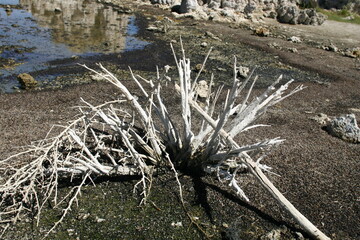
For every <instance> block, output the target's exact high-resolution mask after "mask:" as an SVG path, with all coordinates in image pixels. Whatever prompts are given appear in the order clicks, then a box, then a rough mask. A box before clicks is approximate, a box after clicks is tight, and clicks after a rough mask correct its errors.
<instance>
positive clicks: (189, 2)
mask: <svg viewBox="0 0 360 240" xmlns="http://www.w3.org/2000/svg"><path fill="white" fill-rule="evenodd" d="M198 7H199V4H198V2H197V0H182V1H181V5H180V13H189V12H192V11H195V10H196V9H197V8H198Z"/></svg>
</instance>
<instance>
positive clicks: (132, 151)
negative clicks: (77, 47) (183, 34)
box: [0, 41, 329, 240]
mask: <svg viewBox="0 0 360 240" xmlns="http://www.w3.org/2000/svg"><path fill="white" fill-rule="evenodd" d="M180 43H181V50H182V57H181V58H179V59H178V58H177V57H176V55H175V51H174V48H173V46H172V45H171V48H172V50H173V52H174V58H175V63H176V66H177V70H178V79H175V80H176V81H177V83H176V81H174V80H172V79H171V78H170V77H169V76H167V75H166V72H167V71H166V72H165V73H164V74H163V76H161V77H160V73H159V71H158V72H157V82H153V81H152V80H147V79H144V78H142V77H140V76H135V75H134V73H133V72H132V70H131V69H130V72H131V76H132V79H133V81H134V82H135V83H136V85H137V86H138V87H139V89H140V91H141V93H142V94H143V96H144V98H145V99H146V101H144V102H141V101H139V100H138V99H137V98H136V97H135V96H134V95H133V94H132V93H131V92H130V91H129V89H128V88H127V87H126V86H125V85H124V84H123V83H122V82H121V81H120V80H119V79H118V78H117V77H116V76H115V75H114V74H112V73H111V72H109V71H108V70H107V69H106V68H104V67H103V66H102V65H99V66H100V70H99V71H96V70H93V69H90V68H88V69H89V70H90V71H92V72H93V73H95V74H97V75H99V76H101V77H102V78H104V79H105V80H107V81H109V82H110V83H112V84H114V85H115V86H116V87H117V88H118V89H119V91H121V93H122V94H123V96H124V99H122V100H118V101H113V102H109V103H105V104H103V105H100V106H92V105H91V104H90V103H87V102H85V101H84V102H85V104H86V106H85V107H81V108H80V110H81V113H82V116H81V117H80V118H78V119H76V120H75V121H73V122H72V123H70V124H69V125H68V126H65V127H64V130H63V131H62V132H61V133H60V134H59V135H57V136H56V137H54V138H49V139H45V140H44V141H42V142H41V144H39V145H38V146H35V147H34V148H33V149H32V150H31V151H26V152H24V153H23V154H17V155H14V156H13V157H11V158H9V159H6V160H4V161H2V162H0V169H2V170H3V171H4V173H7V174H8V175H9V177H8V178H7V179H2V180H1V183H0V193H1V194H2V195H1V196H2V201H1V202H0V208H1V209H0V210H1V212H0V217H1V219H3V221H10V220H11V221H16V220H18V219H19V218H20V217H21V213H22V212H24V211H26V210H27V207H28V205H30V204H34V203H35V206H36V207H35V208H36V209H37V211H38V214H39V217H40V214H41V211H42V209H43V207H44V203H45V202H46V201H48V200H53V201H54V202H55V203H57V206H60V203H61V202H63V201H65V200H68V203H69V205H68V206H67V207H66V208H65V211H64V215H63V217H64V216H65V215H66V213H67V212H68V210H69V209H70V207H71V204H72V203H73V202H74V201H75V200H76V199H77V197H78V195H79V194H78V193H79V192H80V191H81V186H82V185H83V184H84V183H85V182H86V180H87V179H88V180H91V176H93V175H112V174H120V175H131V174H138V175H140V176H142V178H141V180H140V181H139V182H138V184H136V185H135V188H137V187H138V186H142V188H141V189H142V190H141V194H142V196H143V199H144V200H146V198H147V196H148V192H149V190H150V186H151V179H152V172H153V171H154V169H156V168H157V167H161V166H162V167H164V166H165V167H168V168H170V169H171V170H172V171H173V172H174V173H175V176H176V179H177V181H178V183H179V185H180V182H179V180H178V175H177V171H179V170H180V171H185V172H188V171H190V170H191V171H190V172H192V173H194V172H197V173H213V174H214V175H216V176H217V177H218V178H219V180H220V182H224V183H225V182H226V183H227V184H228V185H229V186H230V187H232V188H233V189H234V190H235V192H236V194H238V195H239V196H240V197H242V198H243V199H245V200H246V201H249V198H248V197H247V196H246V195H245V192H244V191H243V189H242V188H241V179H240V176H241V172H243V171H244V170H246V171H248V172H250V173H251V174H253V175H254V176H255V177H256V178H257V179H258V180H259V182H260V183H261V184H262V185H263V186H264V188H265V189H266V190H267V191H269V192H270V194H271V195H272V196H273V197H274V198H275V199H276V200H277V201H278V202H279V204H280V205H281V206H283V207H284V208H285V209H286V210H287V211H288V212H289V213H290V214H291V215H292V216H293V217H294V218H295V219H296V220H297V221H298V223H299V224H300V225H302V226H303V227H304V229H305V230H307V231H308V233H309V234H311V235H312V236H314V237H315V238H317V239H325V240H326V239H329V238H327V237H326V236H325V235H324V234H323V233H322V232H320V231H319V230H318V229H317V228H316V227H315V226H314V225H313V224H311V223H310V222H309V221H308V220H307V219H306V218H305V217H304V216H303V215H302V214H301V213H300V212H298V211H297V210H296V209H295V208H294V206H293V205H292V204H291V203H290V202H289V201H288V200H287V199H286V198H285V197H284V196H283V195H282V194H281V193H280V192H279V191H278V190H277V189H276V188H275V186H274V185H273V184H272V183H271V182H270V180H269V179H268V178H267V177H266V175H265V174H264V173H263V171H265V172H267V171H269V169H270V167H268V166H266V165H265V164H263V163H262V162H261V161H262V160H263V159H264V157H265V156H266V155H267V153H268V151H269V150H270V149H271V148H272V147H273V146H276V145H278V144H280V143H281V142H282V141H283V140H281V139H279V138H274V139H270V140H264V141H261V142H259V143H256V144H249V145H241V144H239V143H237V142H236V141H235V140H234V138H235V137H236V136H237V135H238V134H241V133H244V132H245V131H248V130H250V129H252V128H255V127H262V126H265V125H263V124H257V123H255V121H256V120H258V119H259V117H260V116H261V115H262V114H264V113H265V112H266V110H267V109H268V108H269V107H271V106H273V105H274V104H276V103H278V102H279V101H282V100H284V99H285V98H287V97H289V96H291V95H292V94H294V93H296V92H298V91H300V90H302V89H303V88H304V87H303V86H302V85H300V86H298V87H296V88H295V89H293V90H290V91H289V90H288V88H289V86H290V84H291V83H292V82H293V81H292V80H291V81H289V82H287V83H285V84H284V85H281V86H280V87H279V88H276V85H277V84H278V83H279V82H280V80H281V79H282V77H281V76H280V77H279V78H278V79H277V80H276V81H275V82H274V83H273V84H272V85H271V86H270V87H268V88H267V89H266V90H265V91H264V92H263V93H262V94H260V95H259V96H257V97H254V98H252V89H253V86H254V84H255V82H256V80H257V79H258V77H255V78H254V80H253V83H252V84H251V85H250V87H249V88H248V90H247V93H245V94H244V95H243V94H242V92H243V91H244V90H245V89H246V86H247V84H248V83H249V82H250V81H251V79H252V74H251V75H250V77H249V78H247V79H246V80H245V81H244V82H241V81H240V80H239V79H238V78H237V71H238V66H237V62H236V58H235V60H234V69H233V75H234V76H233V84H232V87H231V89H230V90H228V91H227V93H226V99H225V102H224V104H223V106H222V107H217V105H218V104H217V103H218V99H219V98H220V95H221V94H222V92H223V87H219V88H218V90H216V91H215V92H211V90H209V92H208V95H207V98H206V99H205V106H204V107H201V106H200V104H199V101H198V100H199V99H198V94H197V93H196V89H197V84H198V83H197V80H198V77H199V74H198V76H196V78H195V79H194V80H192V78H191V67H190V60H189V59H187V58H186V57H185V52H184V49H183V47H182V42H181V41H180ZM209 54H210V52H209ZM209 54H208V55H207V56H206V59H207V58H208V56H209ZM206 59H205V61H204V63H203V66H204V65H205V62H206ZM85 67H86V66H85ZM86 68H87V67H86ZM202 68H203V67H202ZM139 79H140V80H141V81H142V82H144V83H145V84H146V85H147V86H143V85H142V83H141V82H140V81H139ZM163 80H166V81H167V83H166V85H171V84H172V85H173V86H172V87H173V89H175V90H176V91H177V92H178V94H179V96H180V107H181V113H179V116H180V119H181V120H182V122H181V123H180V124H176V123H174V121H173V118H174V116H171V115H170V114H169V111H168V109H167V107H166V105H165V103H164V101H163V100H162V97H161V89H162V85H161V84H163ZM211 82H213V76H212V78H211ZM211 85H212V84H210V88H209V89H211ZM218 109H220V110H218ZM194 113H197V115H200V116H201V118H202V120H203V121H202V123H201V126H200V127H198V126H197V127H194V126H193V115H194ZM233 115H235V116H234V117H230V116H233ZM214 116H215V117H214ZM30 153H31V154H33V155H32V160H31V161H30V162H29V163H28V164H25V165H24V166H22V167H20V168H14V167H9V162H10V161H11V160H12V159H15V158H17V159H18V158H20V157H22V156H23V155H29V154H30ZM9 173H10V174H9ZM63 177H71V178H74V177H82V178H83V180H82V184H81V185H79V186H76V187H75V188H74V189H73V191H74V192H76V194H75V195H71V194H68V195H66V196H65V197H64V198H62V199H58V195H57V191H58V189H57V188H58V181H59V179H60V178H63ZM180 187H181V185H180ZM180 189H181V188H180ZM39 191H40V192H41V193H42V195H43V196H44V197H42V198H39V194H38V193H39ZM180 194H181V190H180ZM181 198H182V197H181ZM63 217H62V218H61V219H60V220H59V221H61V220H62V219H63ZM38 219H39V218H38ZM57 224H58V223H56V225H57Z"/></svg>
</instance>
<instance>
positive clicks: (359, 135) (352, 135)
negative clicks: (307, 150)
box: [327, 114, 360, 143]
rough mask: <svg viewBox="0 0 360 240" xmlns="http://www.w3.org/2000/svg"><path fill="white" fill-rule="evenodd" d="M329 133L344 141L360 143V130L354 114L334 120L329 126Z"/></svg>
mask: <svg viewBox="0 0 360 240" xmlns="http://www.w3.org/2000/svg"><path fill="white" fill-rule="evenodd" d="M327 130H328V132H329V133H330V134H331V135H333V136H335V137H338V138H341V139H342V140H344V141H347V142H351V143H360V128H359V127H358V125H357V122H356V118H355V115H354V114H346V115H342V116H340V117H337V118H334V119H333V120H332V121H331V122H330V123H329V124H328V126H327Z"/></svg>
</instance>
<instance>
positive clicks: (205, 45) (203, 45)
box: [200, 42, 208, 48]
mask: <svg viewBox="0 0 360 240" xmlns="http://www.w3.org/2000/svg"><path fill="white" fill-rule="evenodd" d="M207 45H208V44H207V43H206V42H202V43H201V44H200V46H201V47H204V48H205V47H207Z"/></svg>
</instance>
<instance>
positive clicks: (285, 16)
mask: <svg viewBox="0 0 360 240" xmlns="http://www.w3.org/2000/svg"><path fill="white" fill-rule="evenodd" d="M151 1H152V2H154V3H166V4H168V3H170V4H171V3H176V2H177V1H176V0H151ZM314 1H315V2H316V0H182V1H181V7H180V13H189V12H194V11H197V12H202V15H203V16H205V18H206V14H205V15H204V12H205V13H208V14H207V15H208V16H209V17H208V19H213V20H214V19H217V18H216V17H213V16H212V15H214V13H213V12H214V11H218V12H220V14H221V15H224V14H225V15H231V16H233V15H234V13H235V14H237V15H238V16H240V17H246V18H251V17H252V15H256V16H266V17H271V18H276V17H277V19H278V20H279V21H280V22H282V23H290V24H306V25H320V24H322V23H323V22H324V21H325V20H326V17H325V16H324V15H323V14H321V13H317V12H316V11H315V10H314V9H300V8H299V6H300V5H302V6H305V5H306V6H309V5H315V2H314ZM199 6H200V8H199ZM211 11H212V12H211ZM231 11H232V12H231ZM230 12H231V14H228V13H230Z"/></svg>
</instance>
